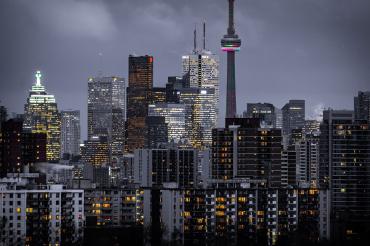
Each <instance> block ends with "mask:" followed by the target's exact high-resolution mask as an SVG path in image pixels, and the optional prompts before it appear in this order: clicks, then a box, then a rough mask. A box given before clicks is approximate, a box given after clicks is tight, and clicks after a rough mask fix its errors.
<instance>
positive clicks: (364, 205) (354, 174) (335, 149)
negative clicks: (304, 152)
mask: <svg viewBox="0 0 370 246" xmlns="http://www.w3.org/2000/svg"><path fill="white" fill-rule="evenodd" d="M323 116H324V117H323V122H322V124H321V136H320V165H319V181H320V183H319V184H320V187H321V188H328V189H329V196H328V200H329V202H328V203H329V208H330V215H331V216H330V220H331V231H330V233H329V236H330V238H331V239H332V240H333V242H334V243H338V242H343V240H345V239H349V238H356V237H359V238H364V236H365V235H367V233H368V231H367V230H366V229H365V228H369V226H370V172H369V169H370V156H369V153H370V144H369V143H370V129H369V124H368V122H367V121H354V120H353V118H354V112H353V111H346V110H332V109H329V110H325V111H324V115H323Z"/></svg>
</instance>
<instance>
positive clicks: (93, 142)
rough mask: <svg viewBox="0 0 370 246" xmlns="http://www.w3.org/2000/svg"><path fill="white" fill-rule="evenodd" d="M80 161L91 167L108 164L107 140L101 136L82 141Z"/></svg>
mask: <svg viewBox="0 0 370 246" xmlns="http://www.w3.org/2000/svg"><path fill="white" fill-rule="evenodd" d="M81 159H82V161H83V162H85V163H88V164H91V165H93V166H101V165H104V164H109V161H110V157H109V144H108V138H107V137H103V136H100V137H99V136H92V137H90V139H89V140H87V141H84V144H83V145H82V148H81Z"/></svg>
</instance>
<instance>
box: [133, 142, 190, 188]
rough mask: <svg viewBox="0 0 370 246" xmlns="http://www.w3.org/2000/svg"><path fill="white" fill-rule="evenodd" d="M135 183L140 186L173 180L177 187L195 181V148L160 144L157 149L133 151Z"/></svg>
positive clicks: (149, 185)
mask: <svg viewBox="0 0 370 246" xmlns="http://www.w3.org/2000/svg"><path fill="white" fill-rule="evenodd" d="M134 155H135V157H134V162H135V163H134V167H135V171H134V173H135V183H140V185H141V186H142V187H152V186H160V185H162V184H163V183H167V182H175V183H177V184H178V186H179V187H192V186H194V185H195V183H196V172H197V150H196V149H193V148H181V147H176V146H175V147H173V146H162V147H160V148H157V149H137V150H135V152H134Z"/></svg>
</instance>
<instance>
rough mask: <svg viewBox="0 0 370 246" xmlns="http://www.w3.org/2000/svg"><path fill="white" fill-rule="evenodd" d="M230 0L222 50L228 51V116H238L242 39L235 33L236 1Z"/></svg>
mask: <svg viewBox="0 0 370 246" xmlns="http://www.w3.org/2000/svg"><path fill="white" fill-rule="evenodd" d="M228 1H229V27H228V28H227V34H226V35H224V37H223V38H222V39H221V47H222V51H226V52H227V94H226V118H234V117H235V116H236V96H235V51H239V50H240V45H241V40H240V39H239V37H238V35H237V34H235V28H234V1H235V0H228Z"/></svg>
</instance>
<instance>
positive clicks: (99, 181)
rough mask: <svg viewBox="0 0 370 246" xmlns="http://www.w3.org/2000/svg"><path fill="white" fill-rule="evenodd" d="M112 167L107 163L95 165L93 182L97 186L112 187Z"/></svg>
mask: <svg viewBox="0 0 370 246" xmlns="http://www.w3.org/2000/svg"><path fill="white" fill-rule="evenodd" d="M109 173H110V168H109V167H108V166H107V165H95V166H94V169H93V182H94V183H95V184H96V186H97V187H99V188H102V187H110V184H111V182H110V175H109Z"/></svg>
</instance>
